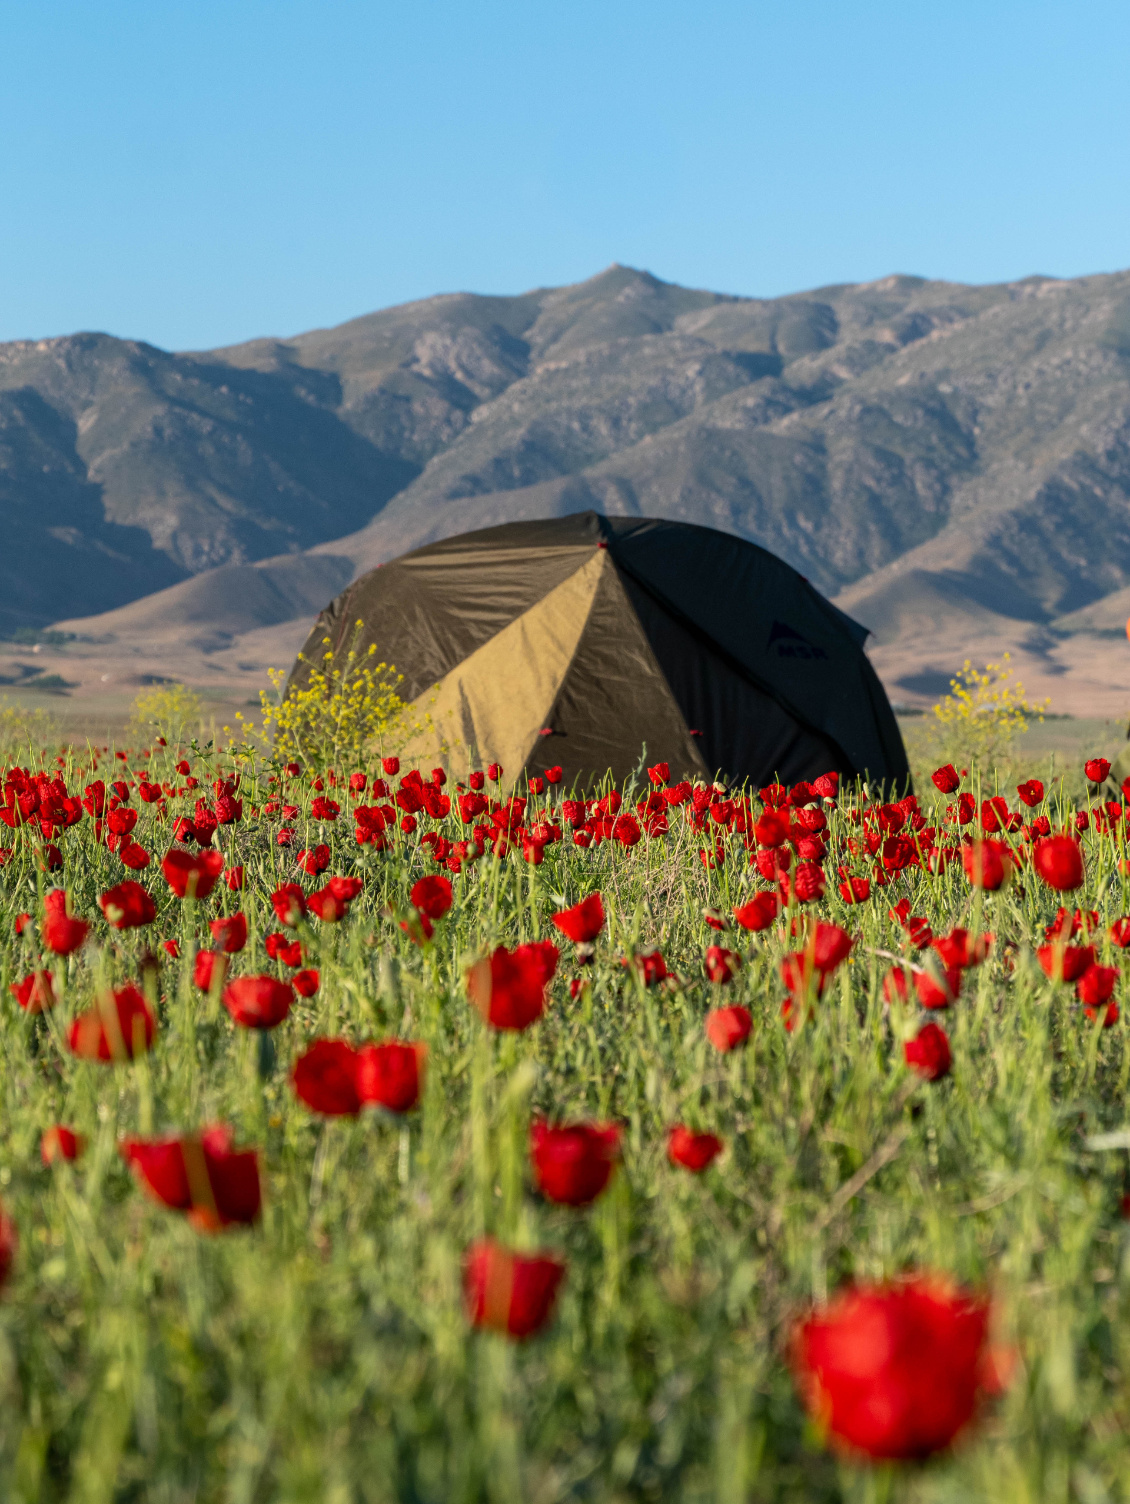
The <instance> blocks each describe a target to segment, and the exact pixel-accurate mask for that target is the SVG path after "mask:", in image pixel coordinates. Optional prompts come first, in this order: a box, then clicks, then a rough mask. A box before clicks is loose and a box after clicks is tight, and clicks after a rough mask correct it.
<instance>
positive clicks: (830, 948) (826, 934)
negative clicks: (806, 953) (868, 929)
mask: <svg viewBox="0 0 1130 1504" xmlns="http://www.w3.org/2000/svg"><path fill="white" fill-rule="evenodd" d="M854 944H855V941H854V940H853V939H852V937H851V936H850V935H849V934H848V932H847V930H842V929H841V928H840V926H839V925H838V924H827V923H825V922H824V920H822V919H821V920H819V921H818V922H817V924H816V925H815V927H814V928H813V930H812V932H811V934H810V936H809V940H808V945H807V946H806V949H807V950H811V952H812V964H813V966H815V967H816V970H817V971H822V972H825V973H828V972H832V971H835V969H836V967H837V966H839V965H840V963H841V962H842V961H846V960H847V958H848V956H849V955H850V954H851V948H852V946H853V945H854Z"/></svg>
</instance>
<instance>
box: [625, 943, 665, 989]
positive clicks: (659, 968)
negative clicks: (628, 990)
mask: <svg viewBox="0 0 1130 1504" xmlns="http://www.w3.org/2000/svg"><path fill="white" fill-rule="evenodd" d="M623 964H624V965H625V966H629V967H630V968H631V969H632V970H633V971H634V972H635V974H636V976H638V977H639V979H640V981H641V982H642V983H643V984H644V986H645V987H654V986H656V985H657V984H658V983H659V982H663V981H665V980H666V979H667V976H668V971H667V962H666V961H665V960H664V959H663V952H662V951H659V950H651V951H645V952H644V953H643V954H641V955H637V956H633V957H632V958H631V960H630V961H625V962H624V963H623Z"/></svg>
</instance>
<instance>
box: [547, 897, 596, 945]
mask: <svg viewBox="0 0 1130 1504" xmlns="http://www.w3.org/2000/svg"><path fill="white" fill-rule="evenodd" d="M553 923H554V924H555V925H556V927H557V928H558V929H559V930H560V931H561V933H562V934H563V935H564V936H565V937H566V938H567V939H569V940H572V941H573V942H574V944H576V945H587V944H588V943H589V942H590V941H593V940H595V939H596V937H597V936H598V935H599V934H600V932H601V930H602V929H603V928H604V899H603V898H602V897H601V895H600V894H599V893H590V894H589V896H588V897H587V898H582V899H581V901H580V903H578V904H574V905H573V907H572V908H571V909H562V910H561V912H560V913H558V914H554V916H553Z"/></svg>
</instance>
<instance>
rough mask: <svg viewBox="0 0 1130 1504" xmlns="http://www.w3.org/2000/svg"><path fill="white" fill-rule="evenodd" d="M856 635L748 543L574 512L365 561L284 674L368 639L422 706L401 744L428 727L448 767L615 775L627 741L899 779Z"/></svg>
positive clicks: (421, 740) (682, 527)
mask: <svg viewBox="0 0 1130 1504" xmlns="http://www.w3.org/2000/svg"><path fill="white" fill-rule="evenodd" d="M543 608H544V609H543ZM358 624H359V625H358ZM866 636H867V633H866V630H865V629H864V628H862V627H860V626H859V625H858V624H857V623H856V622H853V621H852V620H851V619H850V618H849V617H847V616H845V615H844V614H843V612H841V611H839V610H837V608H836V607H835V606H833V605H832V604H831V603H830V602H829V601H826V600H825V599H824V598H823V597H822V596H821V595H820V594H819V593H818V592H817V591H816V590H814V589H813V587H812V586H811V585H810V584H809V583H808V581H807V580H805V579H804V578H803V577H802V576H801V575H799V574H798V573H797V572H796V570H794V569H792V568H790V566H789V565H787V564H785V563H784V562H783V561H782V560H781V559H778V558H775V557H774V555H772V554H770V553H768V552H766V550H765V549H762V548H758V547H757V545H756V544H753V543H748V542H746V541H745V540H744V539H740V538H735V537H732V536H729V535H727V534H725V533H720V532H718V531H716V530H715V529H713V528H704V527H696V526H692V525H691V524H688V523H675V522H663V521H656V520H650V519H646V518H627V517H604V516H601V515H599V514H597V513H595V512H585V513H578V514H575V515H573V516H569V517H559V518H549V519H546V520H543V521H539V522H524V523H507V524H505V525H503V526H501V527H494V528H486V529H483V530H482V531H480V532H476V533H467V534H464V535H462V536H460V537H457V538H451V539H447V540H444V541H443V542H440V543H433V544H428V545H426V546H425V547H423V548H420V549H417V550H415V551H414V552H413V553H410V554H406V555H405V556H404V557H403V558H401V559H397V560H394V561H392V562H391V563H389V564H387V565H384V566H381V567H379V568H377V569H375V570H372V571H371V572H370V573H369V574H367V575H364V576H363V577H362V578H360V579H358V580H356V581H354V583H353V584H352V585H350V586H349V587H348V588H347V589H346V590H345V591H344V592H343V593H342V595H340V596H339V597H338V598H337V600H335V601H333V602H332V603H331V604H330V605H329V606H328V607H327V608H326V610H325V611H324V612H323V613H322V615H321V616H320V617H319V619H318V621H317V623H316V624H315V627H314V630H313V631H312V632H311V634H310V638H309V640H308V642H307V644H306V647H305V648H304V649H303V653H302V654H301V655H300V657H299V661H298V662H297V663H296V665H295V668H294V671H293V673H292V675H291V681H290V682H291V685H292V686H293V685H297V684H301V683H303V682H304V681H305V679H306V676H307V674H308V672H309V664H310V663H311V662H312V661H316V660H318V659H320V658H321V657H322V655H323V654H324V653H325V651H326V649H325V646H324V640H325V639H327V638H328V639H329V643H330V650H331V651H332V652H333V654H334V655H335V657H336V659H337V661H338V662H339V663H340V662H341V661H342V658H343V655H344V654H345V653H346V652H347V651H348V650H349V648H350V647H351V646H354V647H356V648H358V649H359V650H361V651H362V652H363V651H365V650H367V648H368V647H369V645H370V644H375V645H376V647H377V650H378V653H379V655H380V657H381V658H382V659H385V660H387V661H389V662H390V663H392V664H393V665H395V667H396V669H397V670H398V671H399V672H400V673H401V674H402V675H403V676H404V685H403V688H402V693H403V694H404V695H405V696H406V697H407V698H409V699H411V700H412V701H414V702H416V709H417V711H418V712H422V711H424V710H428V709H430V712H431V715H432V721H433V725H432V727H431V728H430V729H429V730H428V731H427V733H426V735H424V734H421V736H419V737H418V738H417V742H416V746H415V750H416V751H418V753H419V756H420V758H421V760H424V759H425V758H426V757H427V756H428V755H435V750H436V749H438V748H439V747H440V745H441V743H442V742H443V741H445V740H446V742H447V743H448V748H449V750H448V753H447V757H448V760H449V762H450V765H451V766H452V767H453V768H458V767H463V766H464V765H467V766H469V765H470V759H471V758H473V757H477V758H478V759H480V760H481V761H482V762H484V763H486V762H491V761H498V762H501V763H502V764H503V765H504V766H505V767H506V768H507V770H508V772H513V773H515V774H517V773H518V772H519V771H520V770H521V768H525V770H526V771H527V772H540V771H543V770H544V769H545V768H546V767H552V766H555V765H560V766H561V767H562V768H563V769H564V774H565V779H566V781H568V782H572V781H573V780H574V779H575V778H581V779H583V780H587V779H590V778H592V777H594V776H596V777H599V776H600V775H601V774H603V773H604V772H606V771H608V770H609V769H610V768H611V769H612V770H613V771H614V772H616V773H617V774H618V775H622V774H623V773H624V772H626V771H627V770H628V769H630V768H631V767H634V766H635V765H636V764H637V763H638V761H639V758H640V756H641V754H642V751H643V748H644V745H645V744H646V747H647V754H648V757H649V759H650V760H652V761H666V762H669V763H670V764H671V768H672V772H673V773H674V772H676V771H679V772H682V771H687V772H698V773H702V772H704V771H705V772H715V771H721V772H723V773H726V774H729V775H730V776H731V777H736V778H750V779H753V780H756V781H761V782H765V781H767V780H769V779H771V778H774V777H780V778H782V779H783V780H785V781H790V782H793V781H796V780H797V779H800V778H812V777H815V776H817V775H818V774H820V773H822V772H827V771H830V770H832V769H835V770H837V771H839V772H840V773H842V774H846V775H848V776H851V775H855V774H859V775H861V776H866V777H869V778H871V779H873V780H880V781H884V782H886V783H888V784H890V785H893V786H899V787H908V786H909V769H908V766H907V760H906V752H905V750H904V748H903V745H902V739H901V737H900V735H899V731H898V725H897V723H896V721H895V718H894V715H893V713H892V712H891V708H890V705H889V704H888V702H887V698H886V695H885V694H884V693H883V689H882V686H881V685H880V683H879V681H878V679H877V677H876V675H875V672H874V670H873V669H872V667H871V665H870V663H869V662H868V660H867V657H866V655H865V654H864V652H863V642H864V640H865V638H866ZM566 660H567V661H566ZM436 686H438V688H437V687H436ZM538 721H543V722H544V724H542V725H535V722H538ZM542 732H545V733H547V734H545V735H542V734H541V733H542ZM460 747H462V748H463V750H462V751H461V752H460V751H459V750H458V749H459V748H460ZM429 748H430V749H432V750H431V752H430V753H429V752H428V751H427V750H426V749H429Z"/></svg>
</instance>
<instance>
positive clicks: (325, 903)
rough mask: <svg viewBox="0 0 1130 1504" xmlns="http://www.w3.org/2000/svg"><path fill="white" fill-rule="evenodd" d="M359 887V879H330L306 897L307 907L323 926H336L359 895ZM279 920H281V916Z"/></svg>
mask: <svg viewBox="0 0 1130 1504" xmlns="http://www.w3.org/2000/svg"><path fill="white" fill-rule="evenodd" d="M361 886H362V883H361V879H360V878H359V877H331V878H330V880H329V882H328V883H327V884H326V886H325V887H324V888H318V889H317V890H316V891H315V892H313V893H311V894H310V895H309V896H308V897H307V899H306V904H307V907H308V908H309V910H310V912H311V913H312V914H315V915H316V916H317V917H318V918H319V919H320V920H321V921H322V923H323V924H336V923H337V922H338V920H339V919H344V918H345V916H346V915H347V914H348V913H349V905H350V904H351V903H352V902H353V900H354V899H355V898H356V897H357V895H358V893H360V891H361ZM279 918H280V919H282V915H281V914H280V915H279ZM283 923H284V924H285V923H286V921H285V920H283Z"/></svg>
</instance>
